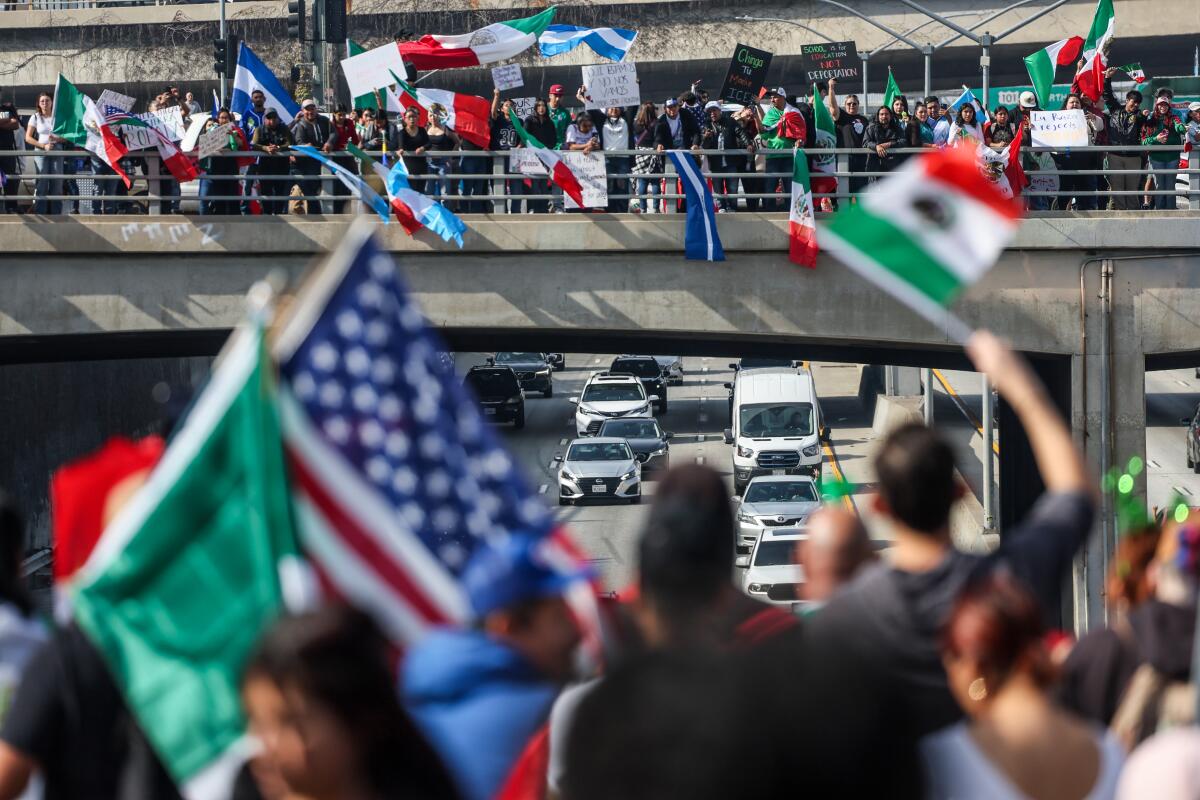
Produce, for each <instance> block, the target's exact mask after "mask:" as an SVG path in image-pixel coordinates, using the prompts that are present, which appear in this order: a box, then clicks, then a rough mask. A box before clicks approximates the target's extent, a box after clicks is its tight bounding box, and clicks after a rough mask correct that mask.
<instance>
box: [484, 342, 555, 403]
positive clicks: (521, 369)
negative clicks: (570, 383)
mask: <svg viewBox="0 0 1200 800" xmlns="http://www.w3.org/2000/svg"><path fill="white" fill-rule="evenodd" d="M488 363H489V364H495V365H496V366H498V367H511V368H512V371H513V372H515V373H517V380H519V381H520V382H521V388H522V389H527V390H529V391H531V392H541V393H542V397H553V396H554V375H553V374H552V373H553V367H551V366H550V362H549V361H547V360H546V356H545V354H543V353H506V352H502V353H496V355H494V356H492V357H491V358H489V359H488Z"/></svg>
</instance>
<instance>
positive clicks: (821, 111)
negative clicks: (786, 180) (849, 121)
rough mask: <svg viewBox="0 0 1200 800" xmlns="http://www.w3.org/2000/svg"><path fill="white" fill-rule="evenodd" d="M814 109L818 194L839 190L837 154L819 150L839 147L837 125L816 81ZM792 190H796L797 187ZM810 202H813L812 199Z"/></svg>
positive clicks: (813, 158)
mask: <svg viewBox="0 0 1200 800" xmlns="http://www.w3.org/2000/svg"><path fill="white" fill-rule="evenodd" d="M812 109H813V127H815V128H816V146H817V150H818V152H817V153H816V154H815V155H813V157H812V160H813V169H814V170H815V171H816V172H817V178H816V179H815V180H814V181H813V185H812V190H813V191H814V192H816V193H817V194H829V193H832V192H836V191H837V176H836V175H834V173H835V172H837V156H835V155H833V154H832V153H821V152H819V151H820V150H825V149H832V148H835V147H837V127H836V126H835V125H834V124H833V116H832V115H831V114H830V113H829V109H828V108H827V107H826V106H825V98H823V97H821V93H820V92H818V91H817V85H816V84H815V83H814V84H813V88H812ZM822 176H823V177H822ZM805 183H807V181H805ZM794 185H795V184H793V186H794ZM792 191H793V192H794V191H795V189H793V190H792ZM809 202H810V203H811V199H810V201H809Z"/></svg>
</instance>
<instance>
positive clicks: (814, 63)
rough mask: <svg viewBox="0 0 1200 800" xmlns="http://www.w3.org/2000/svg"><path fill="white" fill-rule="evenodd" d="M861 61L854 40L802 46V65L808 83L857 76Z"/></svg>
mask: <svg viewBox="0 0 1200 800" xmlns="http://www.w3.org/2000/svg"><path fill="white" fill-rule="evenodd" d="M860 63H861V62H860V60H859V57H858V48H857V47H855V46H854V42H821V43H820V44H805V45H801V46H800V66H801V68H802V69H803V70H804V82H805V83H807V84H813V83H817V82H818V81H827V80H829V79H830V78H837V79H838V80H839V81H840V80H842V79H843V78H845V79H848V80H849V79H853V78H857V77H858V76H859V72H858V68H859V64H860Z"/></svg>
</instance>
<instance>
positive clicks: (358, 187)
mask: <svg viewBox="0 0 1200 800" xmlns="http://www.w3.org/2000/svg"><path fill="white" fill-rule="evenodd" d="M292 152H293V153H303V154H304V155H306V156H308V157H309V158H315V159H316V160H317V161H320V162H321V163H322V164H324V165H325V166H327V167H329V171H330V172H332V173H333V174H334V175H336V176H337V177H338V180H340V181H341V182H342V184H343V185H345V187H346V188H347V189H349V190H350V194H352V195H354V196H355V197H357V198H358V199H359V200H361V201H363V202H364V203H366V204H367V205H368V206H370V207H371V208H372V209H374V210H375V213H376V214H378V215H379V216H380V218H381V219H382V220H383V221H384V223H387V222H390V221H391V211H390V208H389V206H388V203H387V200H384V199H383V198H382V197H380V196H379V193H378V192H376V191H375V190H374V189H372V188H371V187H370V186H368V185H367V183H366V181H364V180H363V179H362V178H360V177H359V176H358V175H355V174H354V173H353V172H351V171H350V170H348V169H346V168H345V167H343V166H342V165H341V164H339V163H337V162H336V161H334V160H333V159H332V158H330V157H329V156H327V155H325V154H324V153H322V152H321V151H320V150H318V149H317V148H315V147H313V146H312V145H310V144H294V145H292Z"/></svg>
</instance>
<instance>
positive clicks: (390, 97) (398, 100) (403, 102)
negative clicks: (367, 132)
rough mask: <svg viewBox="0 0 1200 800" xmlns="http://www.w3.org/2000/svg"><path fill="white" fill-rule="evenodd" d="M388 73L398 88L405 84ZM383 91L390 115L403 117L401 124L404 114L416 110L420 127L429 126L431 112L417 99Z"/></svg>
mask: <svg viewBox="0 0 1200 800" xmlns="http://www.w3.org/2000/svg"><path fill="white" fill-rule="evenodd" d="M388 73H389V74H390V75H391V76H392V80H394V81H395V82H396V86H397V87H399V86H401V85H402V84H404V81H402V80H401V79H400V76H398V75H397V74H396V73H395V72H392V71H391V70H388ZM404 85H407V84H404ZM383 91H384V92H385V93H386V94H387V100H386V101H385V102H386V103H387V110H388V113H389V114H392V113H395V114H399V115H400V117H401V119H400V120H399V124H401V125H403V124H404V119H403V118H404V112H406V111H408V110H409V109H410V108H415V109H416V110H417V114H418V116H417V124H418V125H420V126H421V127H422V128H424V127H425V126H426V125H428V124H429V112H428V111H426V110H425V106H423V105H421V104H420V103H419V102H417V98H415V97H413V96H412V95H411V94H409V93H408V92H405V91H393V90H392V88H391V87H390V86H389V87H386V88H385V89H384V90H383ZM489 113H490V109H489ZM386 138H387V137H386V136H385V137H384V139H385V140H386Z"/></svg>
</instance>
